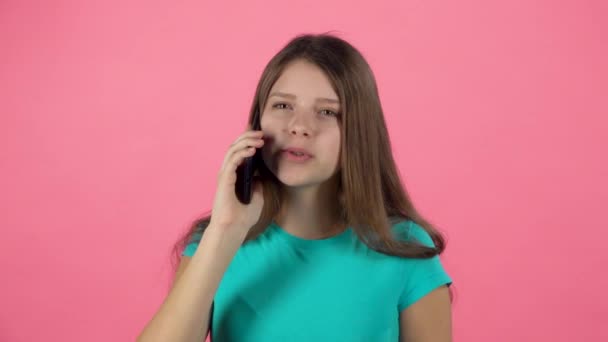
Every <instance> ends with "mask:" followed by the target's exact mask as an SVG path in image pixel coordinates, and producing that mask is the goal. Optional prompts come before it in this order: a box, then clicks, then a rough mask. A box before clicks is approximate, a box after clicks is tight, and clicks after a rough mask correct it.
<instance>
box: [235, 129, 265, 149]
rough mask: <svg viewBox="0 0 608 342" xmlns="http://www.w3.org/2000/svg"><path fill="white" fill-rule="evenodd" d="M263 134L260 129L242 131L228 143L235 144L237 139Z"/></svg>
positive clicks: (237, 141)
mask: <svg viewBox="0 0 608 342" xmlns="http://www.w3.org/2000/svg"><path fill="white" fill-rule="evenodd" d="M262 135H263V132H262V131H254V130H247V131H245V132H244V133H242V134H241V135H239V136H238V137H237V138H236V139H235V140H234V141H233V142H232V144H230V146H233V145H236V144H238V143H239V141H241V140H243V139H247V138H255V137H260V136H262Z"/></svg>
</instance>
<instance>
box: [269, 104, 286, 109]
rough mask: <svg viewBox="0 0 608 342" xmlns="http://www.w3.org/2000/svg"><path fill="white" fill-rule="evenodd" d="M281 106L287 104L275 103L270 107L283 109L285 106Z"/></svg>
mask: <svg viewBox="0 0 608 342" xmlns="http://www.w3.org/2000/svg"><path fill="white" fill-rule="evenodd" d="M281 106H287V104H286V103H275V104H274V105H273V106H272V108H277V109H285V107H281Z"/></svg>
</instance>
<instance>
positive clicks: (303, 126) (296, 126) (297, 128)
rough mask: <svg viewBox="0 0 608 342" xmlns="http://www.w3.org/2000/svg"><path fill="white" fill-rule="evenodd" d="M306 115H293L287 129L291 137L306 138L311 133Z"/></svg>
mask: <svg viewBox="0 0 608 342" xmlns="http://www.w3.org/2000/svg"><path fill="white" fill-rule="evenodd" d="M307 116H308V115H307V113H302V112H300V113H295V114H294V115H293V118H292V120H291V121H290V123H289V125H288V127H287V129H288V130H289V133H290V134H291V135H302V136H305V137H308V136H310V135H311V133H312V128H311V123H310V122H308V118H307Z"/></svg>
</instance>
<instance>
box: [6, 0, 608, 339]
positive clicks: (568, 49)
mask: <svg viewBox="0 0 608 342" xmlns="http://www.w3.org/2000/svg"><path fill="white" fill-rule="evenodd" d="M368 3H369V2H368ZM371 3H372V4H367V3H363V2H362V3H360V4H357V5H353V3H352V2H350V1H335V2H329V3H327V2H325V1H305V2H285V1H266V2H263V3H262V2H260V3H256V4H253V3H251V2H249V1H240V2H238V3H229V2H214V4H211V2H210V1H202V2H201V1H124V0H123V1H97V2H85V1H72V2H69V1H52V2H51V1H48V2H43V1H40V2H38V3H34V2H27V1H7V0H4V1H2V2H1V3H0V48H1V50H0V51H1V52H0V113H1V114H0V115H1V116H0V120H1V121H0V153H1V155H0V158H1V159H0V171H1V177H0V189H1V190H0V193H1V196H0V211H1V212H0V220H1V221H0V227H1V229H2V234H1V237H0V269H1V271H2V281H1V282H0V303H1V309H0V341H7V342H8V341H11V342H25V341H27V342H29V341H63V342H76V341H79V342H80V341H104V342H106V341H132V340H134V339H135V336H136V335H137V334H138V333H139V331H140V330H141V329H142V327H143V326H144V324H145V323H146V322H147V321H148V320H149V319H150V318H151V316H152V314H153V313H154V312H155V310H156V309H157V308H158V306H159V305H160V303H161V301H162V299H163V297H164V296H165V295H166V291H167V285H168V276H169V271H170V268H169V251H170V247H171V246H172V243H173V242H174V241H175V239H176V238H177V236H178V235H179V234H180V233H181V232H182V231H183V230H184V229H185V228H186V226H187V224H188V223H189V222H190V221H191V220H192V219H194V218H195V217H197V216H198V215H199V214H201V213H203V212H205V211H207V210H209V209H210V207H211V204H212V200H213V195H214V193H215V180H216V178H215V177H216V173H217V171H218V170H219V167H220V165H221V162H222V159H223V156H224V153H225V151H226V149H227V148H228V145H229V144H230V143H231V142H232V141H233V139H234V138H236V136H237V135H238V134H240V133H241V132H242V129H243V127H244V125H245V120H246V116H247V111H248V109H249V105H250V102H251V99H252V96H253V91H254V87H255V85H256V82H257V80H258V77H259V76H260V73H261V71H262V68H263V67H264V65H265V63H266V62H267V61H268V60H269V59H270V57H271V56H272V55H273V54H274V53H275V52H276V51H278V49H280V48H281V47H282V46H283V44H285V43H286V42H287V40H288V39H290V38H291V37H292V36H294V35H295V34H298V33H304V32H314V33H318V32H323V31H330V30H337V34H339V35H340V36H341V37H343V38H345V39H347V40H349V41H351V42H352V43H353V44H354V45H355V46H357V47H358V48H359V49H360V50H361V51H362V52H363V53H364V55H365V56H366V58H367V59H368V60H369V62H370V64H371V66H372V68H373V69H374V71H375V74H376V77H377V81H378V84H379V87H380V93H381V99H382V103H383V106H384V109H385V113H386V114H385V115H386V119H387V121H388V124H389V129H390V134H391V139H392V142H393V146H394V153H395V156H396V160H397V162H398V164H399V168H400V170H401V171H402V173H403V177H404V180H405V182H406V185H407V188H408V190H409V191H410V193H411V195H412V196H413V198H414V201H415V203H416V205H417V206H418V207H419V208H420V210H421V211H422V213H423V214H425V215H427V216H428V217H429V218H430V219H431V221H432V222H434V223H436V224H437V225H438V226H440V227H442V228H443V229H444V230H445V232H446V234H447V237H448V249H447V251H446V253H445V254H444V258H443V260H444V265H445V266H446V268H447V269H448V271H449V273H450V274H451V275H452V277H453V278H454V285H455V290H456V299H455V302H454V318H453V319H454V340H455V341H474V342H476V341H480V342H481V341H494V342H502V341H505V342H506V341H551V342H562V341H564V342H565V341H569V342H570V341H599V340H608V329H607V328H606V322H607V321H608V295H606V289H607V288H608V280H607V275H606V269H607V266H606V264H607V262H608V252H607V248H606V243H605V240H606V239H607V238H608V233H607V232H606V228H608V224H607V223H608V220H607V219H606V208H605V207H606V205H607V204H608V186H607V185H608V182H607V181H606V176H607V175H608V166H607V162H606V160H607V158H606V155H607V154H608V153H607V152H606V150H607V147H608V137H607V135H608V133H607V119H606V117H607V114H608V105H607V94H606V93H607V88H608V82H607V79H608V67H607V63H606V60H608V53H607V40H606V39H607V38H606V37H608V24H606V20H605V19H606V17H607V15H608V11H607V9H608V8H607V5H606V2H604V1H601V0H598V1H581V0H576V1H575V0H564V1H524V0H517V1H500V2H497V1H493V2H488V1H481V0H477V1H458V2H456V1H454V2H453V1H437V0H435V1H373V2H371ZM602 151H604V152H602ZM602 270H604V271H602ZM361 309H362V310H365V308H361Z"/></svg>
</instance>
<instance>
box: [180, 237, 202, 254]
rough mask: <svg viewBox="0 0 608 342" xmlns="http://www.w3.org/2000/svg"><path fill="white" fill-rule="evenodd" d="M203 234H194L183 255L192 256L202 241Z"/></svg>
mask: <svg viewBox="0 0 608 342" xmlns="http://www.w3.org/2000/svg"><path fill="white" fill-rule="evenodd" d="M201 237H202V234H200V233H198V234H194V235H193V236H192V238H191V239H190V242H189V243H188V244H187V245H186V247H185V248H184V250H183V252H182V255H183V256H187V257H192V256H193V255H194V252H196V249H197V248H198V244H199V243H200V242H201Z"/></svg>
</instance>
